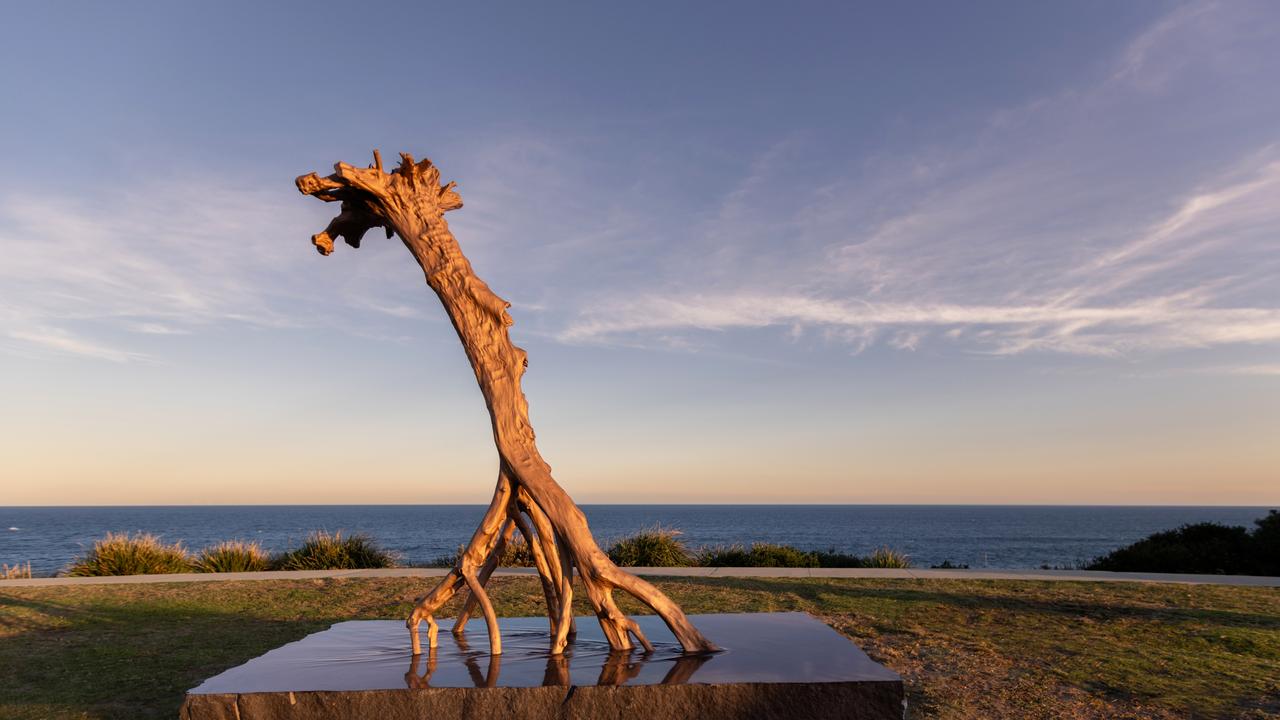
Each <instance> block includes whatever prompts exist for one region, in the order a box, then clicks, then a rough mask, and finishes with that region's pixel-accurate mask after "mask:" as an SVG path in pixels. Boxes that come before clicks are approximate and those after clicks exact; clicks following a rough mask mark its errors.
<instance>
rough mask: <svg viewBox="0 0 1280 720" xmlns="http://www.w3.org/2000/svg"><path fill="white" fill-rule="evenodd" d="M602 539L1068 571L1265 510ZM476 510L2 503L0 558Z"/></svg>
mask: <svg viewBox="0 0 1280 720" xmlns="http://www.w3.org/2000/svg"><path fill="white" fill-rule="evenodd" d="M581 507H582V509H583V512H585V513H586V515H587V520H588V522H589V523H590V526H591V530H592V532H593V533H594V534H595V536H596V538H597V540H599V541H600V543H601V545H602V546H607V545H608V543H609V542H610V541H611V540H614V539H617V538H620V537H623V536H625V535H628V534H631V533H634V532H636V531H638V530H641V529H645V528H650V527H654V526H660V527H663V528H668V529H673V530H678V531H679V532H680V533H681V539H682V540H684V542H685V543H686V544H688V545H689V546H690V547H691V548H694V549H697V548H701V547H718V546H728V545H749V544H751V543H753V542H767V543H779V544H786V545H793V546H796V547H799V548H802V549H806V550H835V551H839V552H846V553H854V554H859V555H863V554H867V553H870V552H871V551H873V550H875V549H877V548H880V547H890V548H893V549H894V550H897V551H899V552H902V553H905V554H906V555H908V556H909V557H910V558H911V560H912V562H913V564H914V565H915V566H916V567H929V566H931V565H938V564H941V563H943V562H949V563H951V564H953V565H968V566H970V567H972V568H975V569H976V568H991V569H1027V568H1039V567H1046V566H1047V567H1075V566H1078V565H1081V564H1083V563H1085V562H1087V561H1088V560H1090V559H1092V558H1094V557H1097V556H1100V555H1103V554H1105V553H1107V552H1110V551H1111V550H1114V549H1116V548H1118V547H1122V546H1124V545H1127V544H1129V543H1132V542H1134V541H1136V540H1139V539H1141V538H1143V537H1146V536H1147V535H1150V534H1151V533H1154V532H1160V531H1162V530H1171V529H1173V528H1176V527H1178V526H1180V525H1184V524H1187V523H1197V522H1217V523H1222V524H1226V525H1243V526H1246V527H1252V525H1253V521H1254V520H1255V519H1257V518H1260V517H1262V516H1264V515H1265V514H1266V513H1267V511H1268V510H1269V509H1271V508H1270V507H1268V506H1187V505H905V504H895V505H869V504H848V505H831V504H822V505H818V504H786V505H780V504H734V505H724V504H715V505H710V504H679V503H665V504H607V505H605V504H600V505H591V504H584V505H582V506H581ZM485 508H486V506H485V505H479V504H476V505H472V504H467V505H145V506H138V505H110V506H21V507H19V506H10V507H0V562H3V563H7V564H10V565H13V564H15V563H27V562H30V563H31V568H32V572H33V573H34V574H36V575H53V574H56V573H57V572H59V571H61V570H62V569H64V568H65V567H66V566H67V565H68V564H69V563H70V562H71V561H72V560H73V559H74V558H75V557H76V556H78V555H80V554H81V553H83V552H84V551H85V550H86V549H87V548H88V547H89V546H90V545H91V544H92V543H93V541H94V540H95V539H96V538H99V537H101V536H102V535H104V534H106V533H108V532H148V533H154V534H156V535H159V536H161V537H162V538H164V539H165V540H166V541H170V542H174V541H177V542H181V543H183V544H184V545H185V546H186V547H188V548H190V549H193V550H195V549H199V548H201V547H204V546H207V545H211V544H213V543H216V542H220V541H222V540H230V539H243V540H254V541H257V542H260V543H261V544H262V545H263V547H265V548H266V549H268V550H270V551H272V552H277V551H281V550H284V549H286V548H287V547H290V546H292V545H296V544H297V543H298V542H300V541H301V540H302V539H303V538H304V537H305V536H306V535H307V534H309V533H311V532H313V531H316V530H327V531H337V530H341V531H343V532H347V533H366V534H368V535H370V536H372V537H373V538H374V539H376V540H377V541H378V542H379V543H380V544H381V545H383V546H384V547H386V548H388V549H390V550H392V551H394V552H395V553H397V554H398V555H399V556H400V559H401V561H402V562H404V563H406V564H423V563H427V562H430V561H432V560H435V559H437V558H439V557H441V556H444V555H448V554H451V553H453V552H454V551H455V550H456V549H457V548H458V546H459V545H461V544H463V543H465V542H466V540H467V539H468V538H469V537H470V536H471V533H472V531H474V529H475V526H476V524H477V523H478V522H479V520H480V517H481V516H482V515H483V513H484V510H485Z"/></svg>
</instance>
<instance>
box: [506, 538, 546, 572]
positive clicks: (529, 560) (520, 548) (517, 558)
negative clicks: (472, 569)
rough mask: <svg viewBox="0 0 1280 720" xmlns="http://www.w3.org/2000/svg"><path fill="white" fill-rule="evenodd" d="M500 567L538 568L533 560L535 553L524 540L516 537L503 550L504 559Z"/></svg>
mask: <svg viewBox="0 0 1280 720" xmlns="http://www.w3.org/2000/svg"><path fill="white" fill-rule="evenodd" d="M498 567H537V563H536V562H534V560H533V551H532V550H530V549H529V543H527V542H525V541H524V538H520V537H514V538H511V542H509V543H507V544H506V546H505V547H503V548H502V559H501V560H499V561H498Z"/></svg>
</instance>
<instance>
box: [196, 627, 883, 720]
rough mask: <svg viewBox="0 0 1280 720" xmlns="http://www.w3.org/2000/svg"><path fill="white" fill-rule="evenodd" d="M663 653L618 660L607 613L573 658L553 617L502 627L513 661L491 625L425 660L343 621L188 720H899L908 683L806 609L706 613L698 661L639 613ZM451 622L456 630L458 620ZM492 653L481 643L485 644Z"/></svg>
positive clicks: (224, 678)
mask: <svg viewBox="0 0 1280 720" xmlns="http://www.w3.org/2000/svg"><path fill="white" fill-rule="evenodd" d="M635 619H636V621H637V622H639V623H640V624H641V627H642V628H643V630H644V632H645V634H646V635H648V636H649V638H650V639H651V640H652V641H653V642H654V644H655V645H656V646H657V647H656V650H655V652H653V653H652V654H648V655H645V654H643V653H641V652H638V651H634V652H629V653H612V652H610V651H609V647H608V644H607V643H606V642H605V641H604V639H603V637H602V635H601V633H600V630H599V626H598V624H597V623H596V622H595V619H594V618H590V617H583V618H579V619H578V629H579V635H578V638H577V639H576V641H575V642H574V643H573V645H572V647H571V649H570V651H569V652H567V653H565V654H564V655H561V656H552V655H548V654H547V652H546V644H547V621H546V619H545V618H505V619H503V620H502V623H501V624H502V633H503V649H504V651H505V652H504V653H503V654H502V655H500V656H491V655H489V654H488V653H487V652H484V650H486V649H487V647H488V639H487V637H486V634H485V631H484V623H483V622H482V621H479V620H477V621H473V622H472V624H470V625H468V627H467V633H466V636H465V637H464V638H461V639H455V638H454V637H453V636H452V635H450V634H449V633H448V632H447V631H444V630H443V629H442V632H441V633H440V643H439V645H440V646H439V647H438V648H436V650H435V651H434V653H431V654H424V655H421V656H418V657H416V658H415V657H412V656H411V655H410V654H409V651H408V639H407V633H406V631H405V630H404V626H403V625H402V624H401V623H398V622H394V621H357V622H346V623H338V624H337V625H334V626H333V627H331V628H330V629H328V630H326V631H324V632H319V633H315V634H313V635H309V636H307V637H306V638H303V639H302V640H299V641H298V642H295V643H290V644H288V645H285V646H283V647H280V648H277V649H276V650H272V651H271V652H269V653H267V654H266V655H263V656H261V657H259V658H255V659H253V660H250V661H249V662H247V663H245V664H244V665H241V666H239V667H235V668H232V669H230V670H228V671H226V672H224V673H222V674H221V675H218V676H215V677H213V678H210V679H209V680H206V681H205V682H204V683H203V684H201V685H200V686H199V687H197V688H195V689H193V690H191V691H190V692H189V693H188V694H187V699H186V702H185V703H184V704H183V707H182V715H181V716H182V717H183V718H186V719H188V720H274V719H280V718H289V719H291V720H292V719H296V720H311V719H313V718H379V719H383V718H385V719H386V720H399V719H401V718H405V719H407V718H432V719H446V718H448V719H452V718H459V719H461V718H468V719H471V718H486V719H487V718H506V717H519V718H623V717H626V718H629V719H634V718H636V717H643V718H653V719H655V720H656V719H658V718H707V719H709V720H719V719H722V718H723V719H726V720H727V719H728V718H855V719H857V720H889V719H890V718H892V719H893V720H900V718H902V717H903V688H902V680H901V678H900V677H898V675H897V674H895V673H893V672H892V671H890V670H888V669H886V668H885V667H883V666H881V665H878V664H876V663H875V662H873V661H871V659H870V658H868V657H867V656H866V655H865V654H863V652H862V651H861V650H859V649H858V647H857V646H856V645H854V644H853V643H851V642H849V640H848V639H846V638H845V637H844V636H842V635H840V634H839V633H837V632H835V631H834V630H832V629H831V628H829V627H827V626H826V625H824V624H823V623H822V622H820V621H818V620H817V619H815V618H813V617H811V616H809V615H805V614H803V613H759V614H740V615H695V616H692V617H691V618H690V619H691V620H692V621H693V622H694V624H695V625H697V626H698V628H699V629H701V630H702V632H703V633H704V634H706V635H707V636H708V637H710V638H712V640H713V641H714V642H716V643H718V644H720V645H721V646H723V647H724V648H725V651H724V652H721V653H716V654H714V655H701V656H688V655H684V654H682V653H681V652H680V647H679V645H678V644H676V643H675V642H674V639H673V638H671V635H670V633H669V632H667V630H666V628H665V626H664V625H663V624H662V622H661V620H659V619H658V618H656V617H652V616H640V617H636V618H635ZM446 625H447V624H446ZM477 648H479V649H477Z"/></svg>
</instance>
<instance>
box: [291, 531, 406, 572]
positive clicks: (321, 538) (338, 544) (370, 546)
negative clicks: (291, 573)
mask: <svg viewBox="0 0 1280 720" xmlns="http://www.w3.org/2000/svg"><path fill="white" fill-rule="evenodd" d="M395 565H396V556H395V555H394V554H393V553H391V552H389V551H387V550H384V549H383V548H381V547H380V546H379V545H378V544H377V543H376V542H375V541H374V540H373V538H371V537H369V536H368V535H365V534H363V533H358V534H355V535H343V534H342V531H341V530H339V531H338V532H335V533H332V534H330V533H327V532H324V531H321V530H317V531H316V532H314V533H312V534H311V535H309V536H307V539H306V540H305V541H303V543H302V545H301V547H298V548H296V549H293V550H289V551H288V552H285V553H283V554H281V555H279V556H277V557H276V558H274V559H273V560H272V561H271V567H272V569H274V570H356V569H361V568H389V567H395Z"/></svg>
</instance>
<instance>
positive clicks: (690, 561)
mask: <svg viewBox="0 0 1280 720" xmlns="http://www.w3.org/2000/svg"><path fill="white" fill-rule="evenodd" d="M607 553H608V555H609V559H610V560H612V561H613V562H614V564H616V565H620V566H622V567H685V566H687V565H696V564H697V558H696V557H695V556H694V554H693V553H692V552H690V551H689V548H687V547H685V544H684V542H682V541H681V540H680V531H679V530H673V529H669V528H663V527H661V526H657V525H655V526H653V527H651V528H647V529H644V530H641V531H640V532H638V533H636V534H634V535H628V536H627V537H624V538H621V539H620V540H618V541H616V542H614V543H613V544H612V545H610V546H609V550H608V551H607Z"/></svg>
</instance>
